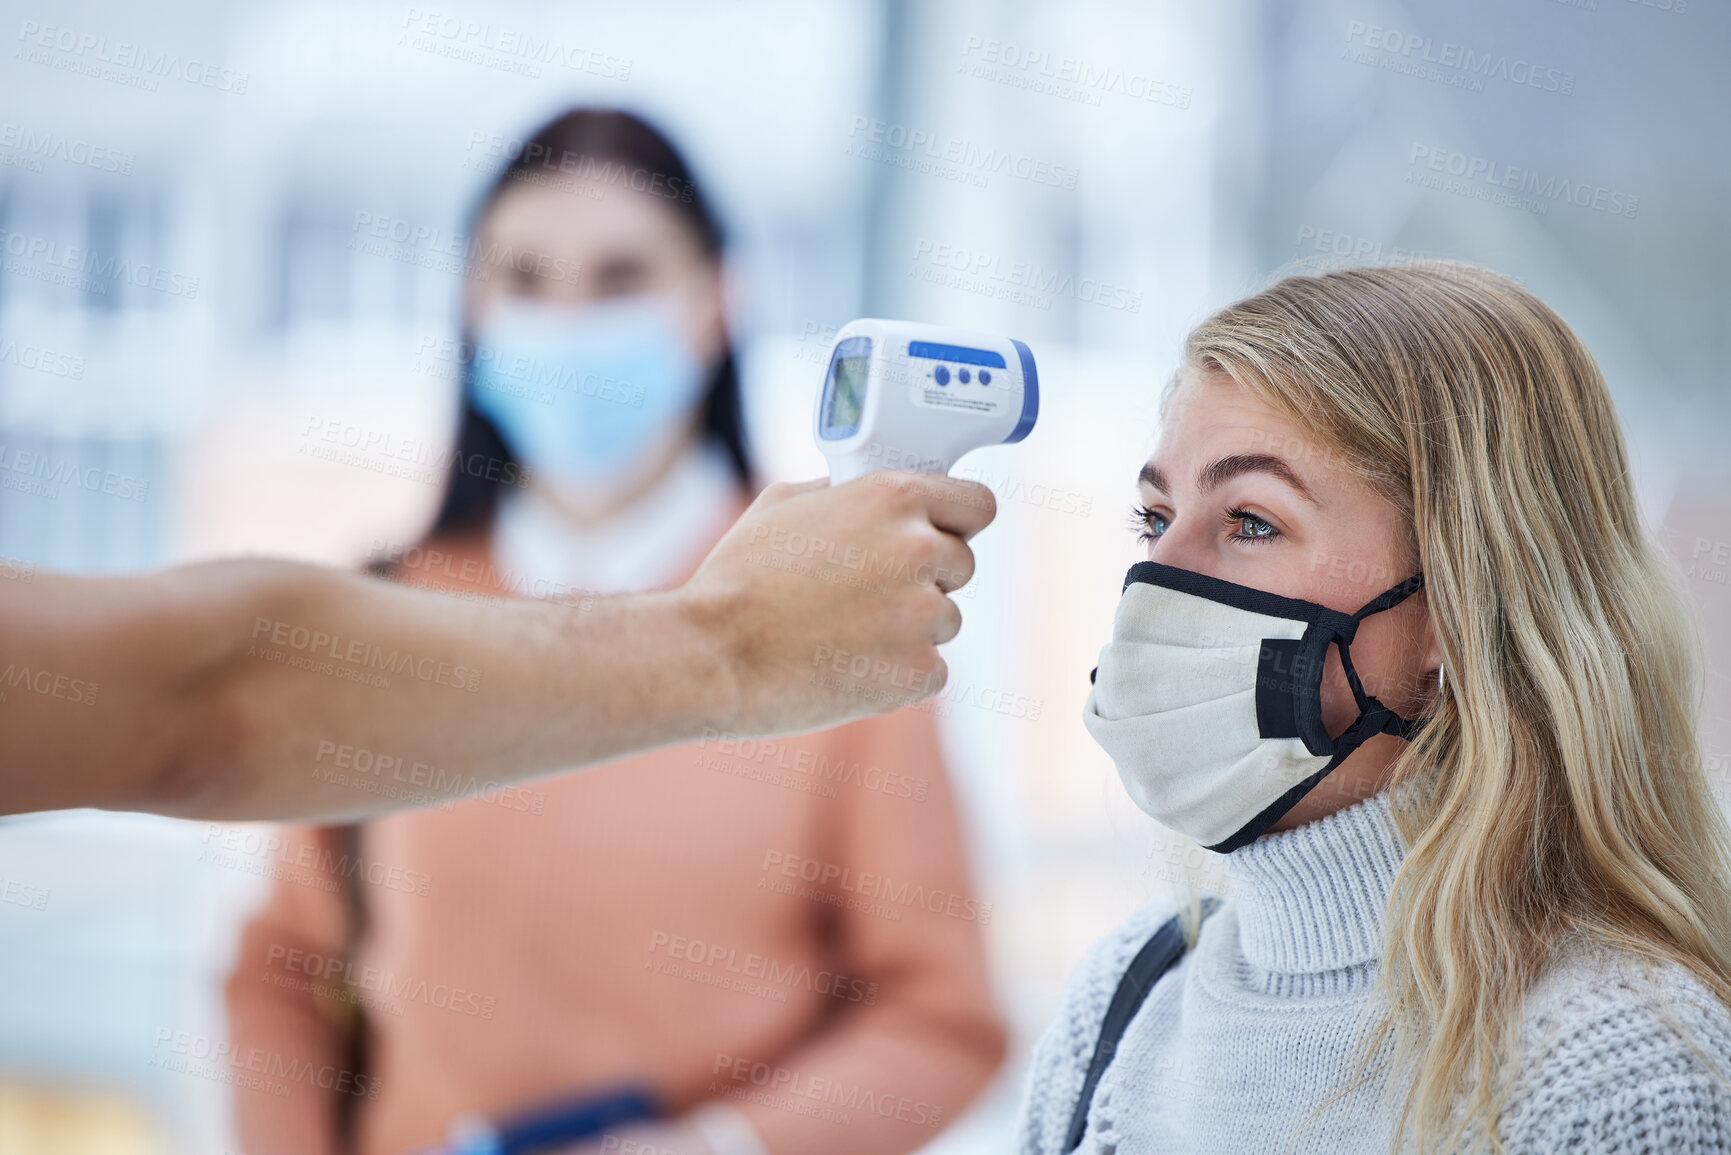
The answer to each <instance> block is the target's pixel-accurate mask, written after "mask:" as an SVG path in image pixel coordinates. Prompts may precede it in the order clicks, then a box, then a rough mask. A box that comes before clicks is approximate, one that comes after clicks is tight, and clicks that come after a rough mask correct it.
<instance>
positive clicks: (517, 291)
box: [228, 110, 1004, 1155]
mask: <svg viewBox="0 0 1731 1155" xmlns="http://www.w3.org/2000/svg"><path fill="white" fill-rule="evenodd" d="M470 236H471V238H472V241H471V247H470V264H471V272H472V275H471V277H470V279H469V282H468V286H467V291H466V294H465V300H464V313H465V316H464V327H465V333H464V339H463V341H462V343H461V344H460V345H459V346H458V347H457V350H456V354H455V358H454V359H455V360H456V361H458V362H459V363H460V364H461V365H462V366H463V369H464V388H463V399H462V415H461V425H460V432H459V441H460V446H461V448H462V449H463V450H464V453H463V454H462V455H461V456H460V458H459V460H462V459H466V458H469V457H470V455H471V454H473V453H481V454H484V455H485V456H486V458H487V459H499V460H505V461H512V462H515V463H518V464H519V465H521V466H522V467H523V468H524V471H525V473H526V476H527V477H528V479H529V480H528V483H527V484H526V485H516V486H511V485H505V484H502V483H501V480H499V479H497V478H493V479H490V478H488V477H485V476H480V477H477V476H470V475H469V474H467V473H465V472H463V471H461V470H454V471H453V472H452V474H451V476H450V478H449V482H448V488H447V491H446V493H445V496H444V500H443V504H442V506H441V508H440V510H439V512H438V515H437V518H436V520H435V522H434V524H433V527H432V529H431V531H430V532H429V534H428V537H427V539H426V540H425V541H424V542H422V543H421V544H420V545H419V546H417V547H415V548H411V549H408V550H402V551H397V553H396V555H395V556H394V557H393V558H391V559H389V569H390V572H392V574H393V576H395V577H396V578H398V579H399V580H402V581H406V582H411V583H415V584H425V585H432V586H439V587H443V588H448V589H452V590H458V591H463V592H467V593H469V594H481V595H492V594H530V595H538V596H555V597H563V598H574V597H577V596H579V595H580V593H581V592H582V591H596V592H611V591H620V590H637V589H650V588H660V587H665V586H670V585H674V584H677V583H678V582H680V581H682V580H683V579H684V578H685V577H686V575H687V574H688V573H689V572H690V571H691V570H692V569H693V568H694V567H695V566H696V565H697V563H698V562H699V561H700V560H701V559H702V558H703V556H704V554H705V553H706V552H707V550H708V549H709V547H710V545H711V544H712V543H713V542H714V541H715V540H716V539H717V538H718V537H719V536H720V535H721V534H722V532H723V531H724V530H725V529H726V528H727V526H729V525H730V524H731V523H732V522H733V521H734V520H735V519H736V518H737V516H738V515H739V513H740V511H741V510H742V509H743V508H744V506H745V505H746V503H747V502H748V501H749V498H750V495H751V493H752V490H753V485H752V478H751V467H750V461H749V459H748V457H747V454H746V449H745V444H744V438H743V434H742V423H741V417H740V395H739V383H738V377H737V373H736V369H735V363H734V356H733V352H732V349H731V347H730V344H729V338H728V334H727V326H726V319H725V311H724V301H723V298H724V286H723V270H722V237H721V230H720V228H719V227H718V224H717V222H716V219H715V217H714V216H713V214H712V212H711V210H710V208H709V206H708V204H707V202H706V200H705V199H704V197H703V196H702V194H701V193H700V192H699V190H698V189H697V187H696V185H695V184H693V182H692V180H691V176H690V174H689V172H688V171H687V169H686V167H685V165H684V163H683V161H682V160H681V158H680V157H679V156H678V155H677V153H676V152H675V151H674V149H673V148H672V147H671V145H670V144H669V143H668V142H667V141H666V140H665V139H664V138H663V137H662V136H661V135H660V134H659V133H658V132H657V131H656V130H655V129H653V128H652V127H650V126H649V125H648V124H646V123H645V122H643V121H642V120H640V119H637V118H636V117H633V116H630V115H627V114H623V113H619V112H612V111H598V110H577V111H573V112H570V113H567V114H566V115H563V116H561V117H559V118H558V119H556V120H554V121H553V122H552V123H550V124H548V125H547V126H546V127H544V128H542V129H541V130H540V131H539V132H537V133H536V134H535V135H534V136H533V138H531V139H530V140H529V141H527V142H526V143H525V144H524V146H523V148H522V150H521V152H520V153H519V155H517V157H516V158H515V159H514V160H512V161H511V162H510V164H509V166H508V167H507V168H506V169H505V170H504V171H503V172H502V173H501V174H500V176H499V178H498V180H497V181H496V182H495V184H494V185H493V186H492V188H491V189H490V191H489V192H488V193H487V195H486V197H485V198H484V199H483V201H482V203H481V205H480V207H479V209H478V211H477V213H476V217H475V223H474V227H473V228H472V229H471V230H470ZM817 664H818V663H817V659H816V656H815V655H814V676H821V671H820V670H818V669H817ZM331 762H332V767H333V768H334V767H335V766H336V765H337V764H338V763H339V762H343V763H345V769H344V771H343V772H347V773H353V774H355V775H356V776H360V777H364V776H366V775H369V774H371V775H374V776H376V777H378V778H380V779H381V780H385V779H397V780H401V781H403V782H404V783H405V784H414V783H421V784H424V783H425V780H429V779H431V778H434V777H437V776H439V775H441V774H442V773H443V771H442V770H440V769H439V768H437V767H426V766H403V765H400V764H395V765H394V764H392V763H391V762H390V760H389V755H388V752H370V751H359V752H349V753H348V754H347V755H345V754H344V753H343V752H342V751H340V750H339V751H332V756H331ZM363 763H364V765H363ZM284 841H285V843H286V844H287V848H285V850H284V854H285V856H286V860H288V861H293V862H296V863H301V864H306V865H307V866H308V870H307V872H306V874H305V875H297V876H296V877H294V878H292V879H283V880H280V881H279V882H278V883H277V885H276V887H275V890H274V892H273V893H272V895H271V896H270V898H269V900H268V902H267V904H266V905H265V906H264V908H263V909H262V910H261V911H260V913H259V914H258V915H257V916H256V917H255V918H254V920H253V921H252V922H251V924H250V925H249V926H248V928H247V930H246V932H245V935H244V938H243V941H242V945H241V949H240V954H239V958H238V961H237V963H236V965H235V968H234V971H233V974H232V976H231V977H230V980H229V983H228V1002H229V1008H230V1012H231V1016H232V1033H233V1035H234V1039H235V1043H236V1053H237V1054H249V1053H251V1054H263V1055H264V1056H266V1060H265V1065H266V1066H267V1067H268V1066H269V1065H270V1064H271V1063H272V1062H274V1063H276V1064H277V1069H278V1070H279V1072H280V1071H283V1070H286V1071H288V1072H290V1074H289V1075H288V1076H287V1077H284V1078H281V1079H278V1080H277V1082H279V1083H280V1084H283V1085H286V1087H287V1091H288V1093H287V1094H286V1095H284V1094H282V1093H281V1088H280V1087H278V1088H275V1090H276V1093H272V1090H271V1089H265V1090H240V1091H239V1092H238V1096H239V1097H238V1108H237V1110H238V1126H239V1132H240V1136H241V1141H242V1145H243V1148H244V1150H246V1151H247V1152H248V1153H249V1155H272V1153H273V1152H281V1153H284V1155H287V1153H291V1152H292V1153H294V1155H325V1153H335V1152H339V1151H350V1150H352V1151H356V1152H360V1153H363V1155H385V1153H390V1155H397V1153H399V1152H403V1151H406V1150H411V1149H416V1148H421V1147H426V1146H429V1145H434V1144H438V1143H440V1142H442V1141H444V1140H445V1139H446V1138H447V1136H448V1135H449V1134H450V1132H451V1130H452V1128H453V1125H458V1126H459V1127H460V1126H461V1125H462V1121H463V1120H464V1119H480V1120H499V1119H502V1118H507V1117H509V1116H512V1115H513V1114H515V1113H518V1112H521V1111H523V1110H525V1109H531V1108H534V1107H536V1106H537V1105H540V1104H544V1103H548V1102H552V1101H555V1100H560V1099H567V1098H570V1097H573V1096H576V1097H579V1098H582V1097H592V1096H600V1097H605V1096H606V1095H607V1094H608V1093H610V1092H614V1091H619V1090H624V1091H626V1092H629V1093H631V1094H628V1095H627V1096H626V1100H625V1101H632V1096H633V1095H635V1097H636V1099H637V1100H641V1101H642V1102H645V1103H649V1104H653V1106H654V1111H655V1114H656V1117H655V1118H654V1119H652V1120H648V1121H640V1122H637V1123H634V1124H629V1125H628V1126H626V1127H624V1128H622V1129H615V1130H614V1131H613V1132H612V1138H611V1139H610V1140H608V1144H607V1148H606V1149H610V1150H620V1149H631V1148H629V1147H624V1148H622V1147H621V1144H622V1143H624V1141H625V1140H626V1139H634V1140H636V1141H637V1142H638V1143H640V1144H642V1146H640V1147H639V1148H638V1149H640V1150H643V1151H651V1150H653V1151H660V1152H679V1153H684V1152H693V1153H696V1152H711V1153H714V1155H734V1153H736V1152H737V1153H747V1152H749V1153H753V1155H761V1153H763V1152H770V1153H773V1155H784V1153H791V1152H801V1151H823V1152H861V1153H864V1152H892V1151H907V1150H910V1149H912V1148H915V1147H918V1146H920V1145H921V1144H923V1143H925V1142H927V1141H929V1140H930V1139H931V1138H932V1136H933V1135H934V1134H935V1133H936V1131H937V1129H938V1128H939V1127H941V1126H942V1125H943V1124H944V1123H946V1122H947V1121H948V1120H949V1119H951V1118H952V1117H953V1116H954V1115H955V1113H956V1112H957V1111H958V1110H959V1109H960V1108H962V1107H963V1106H964V1105H965V1104H966V1103H967V1102H968V1100H969V1099H970V1098H971V1097H972V1096H973V1095H974V1094H975V1093H976V1092H977V1091H978V1090H979V1089H980V1088H981V1086H982V1085H983V1084H984V1083H985V1082H986V1080H987V1079H988V1078H989V1077H990V1076H991V1074H992V1072H993V1071H994V1070H995V1069H996V1068H997V1066H998V1064H999V1062H1000V1060H1001V1057H1002V1055H1003V1050H1004V1027H1003V1024H1002V1021H1001V1019H1000V1017H999V1014H998V1012H997V1010H996V1008H995V1007H994V1005H993V1002H992V1000H991V997H990V994H989V983H988V977H987V974H986V968H985V961H984V948H983V943H982V933H981V926H982V925H983V924H984V923H986V922H987V921H988V919H989V914H990V907H989V905H987V904H981V903H980V902H979V901H978V900H977V899H976V898H975V897H974V895H973V891H972V887H971V884H970V881H969V877H968V871H967V866H966V861H965V858H966V856H965V853H964V848H963V843H962V837H961V832H960V828H959V824H958V818H957V814H956V809H955V804H954V800H953V798H952V794H951V790H950V786H949V782H948V779H947V776H946V771H945V767H944V764H943V761H942V758H941V755H940V752H939V748H938V741H937V734H936V730H935V727H934V725H933V723H932V718H931V715H930V714H929V713H927V712H922V711H908V710H904V711H902V712H901V713H899V714H896V715H893V716H888V717H880V718H873V719H869V720H866V721H862V722H856V723H853V724H851V725H848V726H845V727H841V728H838V729H835V730H830V731H825V732H821V733H818V734H813V735H807V736H805V737H802V738H796V739H789V740H783V741H778V742H767V743H755V744H753V743H749V742H745V743H735V742H733V741H731V740H729V739H728V738H727V737H726V736H721V735H717V736H715V737H713V738H710V739H706V740H705V741H704V742H702V743H700V744H698V745H695V746H684V747H675V748H670V749H665V750H660V751H655V752H652V753H650V754H646V755H642V756H637V757H632V758H629V759H625V760H621V761H619V762H616V763H613V764H611V765H608V766H604V767H601V768H598V769H595V770H592V771H590V772H588V773H585V774H581V775H572V776H568V777H563V778H557V779H550V780H547V781H544V782H542V783H539V784H537V785H536V786H534V787H533V788H529V789H517V790H506V791H497V790H494V791H487V792H483V794H482V795H481V796H479V797H476V798H472V799H470V800H468V801H465V802H463V803H460V804H457V805H455V806H450V807H448V808H446V809H443V810H433V811H426V812H422V813H417V814H409V815H405V816H402V817H396V818H391V819H388V820H385V821H381V822H376V823H373V824H370V825H367V826H365V827H360V828H353V827H349V828H342V827H326V828H303V829H298V830H294V831H290V832H288V833H287V835H285V839H284ZM320 1071H325V1072H330V1073H331V1074H332V1077H330V1078H321V1077H317V1075H316V1073H317V1072H320ZM295 1072H310V1073H309V1074H307V1077H305V1078H298V1077H295V1076H294V1073H295ZM572 1149H573V1150H599V1149H602V1145H601V1142H600V1141H599V1140H595V1139H591V1140H589V1141H588V1142H587V1143H586V1144H585V1145H584V1146H582V1147H578V1148H572Z"/></svg>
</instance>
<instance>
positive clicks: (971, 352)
mask: <svg viewBox="0 0 1731 1155" xmlns="http://www.w3.org/2000/svg"><path fill="white" fill-rule="evenodd" d="M908 356H910V357H924V358H925V359H926V360H928V361H956V362H959V363H961V364H963V365H984V366H986V367H987V368H991V369H1004V368H1008V366H1006V365H1005V364H1004V357H1003V354H1001V353H994V352H992V351H991V350H990V349H969V348H967V347H966V346H963V345H944V344H940V343H939V342H937V341H909V342H908Z"/></svg>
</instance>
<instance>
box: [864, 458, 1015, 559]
mask: <svg viewBox="0 0 1731 1155" xmlns="http://www.w3.org/2000/svg"><path fill="white" fill-rule="evenodd" d="M860 482H865V483H869V484H873V485H888V486H892V487H894V488H895V489H898V490H900V491H901V492H902V493H905V494H907V495H909V496H911V497H913V498H915V499H916V500H917V501H918V502H919V503H920V505H921V506H923V507H924V509H925V512H926V516H927V517H928V518H929V519H930V520H931V523H932V525H934V526H936V527H937V528H938V529H941V530H943V531H944V532H945V533H953V534H955V535H956V536H957V537H959V538H961V539H962V540H963V541H967V540H968V539H969V538H971V537H973V536H974V535H975V534H976V533H979V532H980V531H981V530H982V529H985V528H986V527H987V526H988V525H991V524H992V519H993V518H994V517H996V516H998V499H997V497H996V496H995V495H994V494H993V493H992V491H991V490H989V489H987V488H986V487H985V486H983V485H981V484H980V483H979V482H977V481H964V480H962V479H961V478H959V477H950V476H949V475H947V474H943V473H911V472H908V471H906V470H899V469H897V470H890V469H886V470H879V471H876V472H873V473H868V474H866V475H865V476H864V477H862V478H860V479H858V481H857V482H850V483H849V484H859V483H860Z"/></svg>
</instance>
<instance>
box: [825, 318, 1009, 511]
mask: <svg viewBox="0 0 1731 1155" xmlns="http://www.w3.org/2000/svg"><path fill="white" fill-rule="evenodd" d="M1039 413H1040V378H1039V374H1038V373H1037V372H1036V371H1035V368H1034V355H1033V353H1031V352H1029V350H1028V347H1027V346H1026V345H1024V344H1022V342H1020V341H1016V340H1012V339H1010V338H1008V337H993V336H989V335H987V334H984V333H970V332H966V331H964V330H960V329H951V328H948V327H946V326H943V325H924V324H920V323H918V322H915V321H883V320H877V319H875V318H864V319H861V320H858V321H849V322H848V323H847V324H846V325H843V326H842V327H841V330H840V331H839V332H837V333H836V335H835V347H834V348H832V349H831V350H830V354H829V368H828V369H827V370H826V371H825V373H824V379H823V389H822V390H821V391H820V392H819V394H818V399H817V412H816V413H815V414H814V415H813V421H814V425H815V428H814V430H813V432H814V433H815V435H816V437H817V447H818V448H819V449H820V450H822V451H823V455H824V456H825V457H827V458H829V480H830V484H831V485H840V484H841V483H842V482H844V481H852V480H853V479H854V478H856V477H859V476H860V475H861V474H865V473H870V472H871V471H872V470H874V469H911V470H916V471H919V472H922V473H948V472H949V471H950V469H951V467H952V466H954V465H955V463H956V459H957V458H958V457H960V456H961V455H962V454H964V453H966V452H968V450H970V449H979V448H981V447H982V446H986V445H1009V444H1012V443H1014V442H1017V441H1020V440H1022V438H1024V437H1026V436H1027V435H1028V432H1029V430H1031V429H1033V428H1034V419H1035V418H1036V417H1038V416H1039Z"/></svg>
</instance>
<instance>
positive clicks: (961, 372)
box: [956, 368, 968, 385]
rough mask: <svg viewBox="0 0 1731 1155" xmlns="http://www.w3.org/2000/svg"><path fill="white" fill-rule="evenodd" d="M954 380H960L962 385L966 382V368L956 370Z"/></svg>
mask: <svg viewBox="0 0 1731 1155" xmlns="http://www.w3.org/2000/svg"><path fill="white" fill-rule="evenodd" d="M956 380H957V381H960V382H961V383H962V384H963V385H966V384H967V383H968V371H967V369H966V368H962V369H957V370H956Z"/></svg>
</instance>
